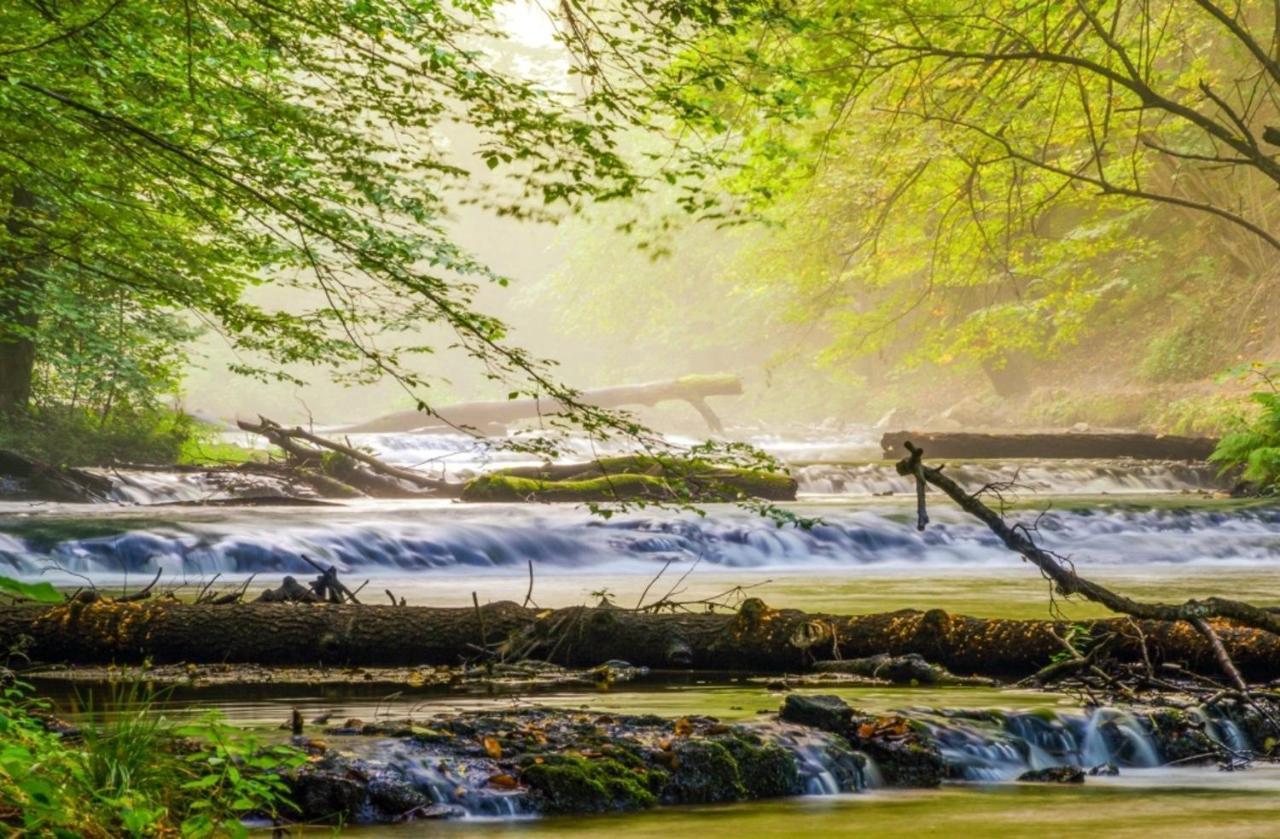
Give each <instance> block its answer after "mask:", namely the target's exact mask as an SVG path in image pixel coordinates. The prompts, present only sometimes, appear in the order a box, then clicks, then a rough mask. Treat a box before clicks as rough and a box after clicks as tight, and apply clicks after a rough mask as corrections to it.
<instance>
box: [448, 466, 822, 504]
mask: <svg viewBox="0 0 1280 839" xmlns="http://www.w3.org/2000/svg"><path fill="white" fill-rule="evenodd" d="M797 487H798V484H797V482H796V480H795V478H792V477H791V476H790V475H786V474H783V473H781V472H767V471H764V470H760V469H745V468H741V467H730V466H721V465H718V464H714V463H710V462H707V461H705V460H700V459H697V458H683V457H672V456H661V455H623V456H619V457H602V458H599V459H598V460H593V461H590V462H587V463H548V464H542V465H540V466H517V467H512V468H509V469H502V470H499V471H497V472H493V473H490V474H488V475H482V476H480V477H478V478H474V479H472V480H471V481H468V482H467V484H466V485H465V486H464V487H463V489H462V494H461V498H462V500H463V501H568V502H582V501H614V500H620V499H635V498H644V499H650V500H655V501H663V500H667V501H673V500H679V499H680V498H682V497H688V498H691V499H693V500H695V501H697V502H700V503H706V502H713V501H736V500H740V499H743V498H763V499H766V500H769V501H794V500H795V499H796V489H797Z"/></svg>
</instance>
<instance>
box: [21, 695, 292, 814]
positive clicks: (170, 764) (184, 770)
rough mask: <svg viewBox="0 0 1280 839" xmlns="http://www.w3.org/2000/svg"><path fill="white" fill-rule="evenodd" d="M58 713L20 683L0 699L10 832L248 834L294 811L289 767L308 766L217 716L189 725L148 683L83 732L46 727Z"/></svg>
mask: <svg viewBox="0 0 1280 839" xmlns="http://www.w3.org/2000/svg"><path fill="white" fill-rule="evenodd" d="M90 704H91V705H92V702H90ZM48 712H49V708H48V706H47V703H43V702H41V701H39V700H36V699H34V698H32V696H31V695H30V693H29V692H28V688H27V686H25V685H23V684H21V683H15V684H13V685H10V686H9V687H7V688H6V689H5V690H4V692H3V694H0V831H4V830H5V829H7V830H8V831H10V832H12V834H13V835H21V836H33V837H57V839H63V837H73V836H74V837H85V839H99V837H121V836H129V837H134V836H137V837H142V836H179V835H180V836H191V837H206V836H246V835H247V829H246V828H245V826H244V824H243V823H242V821H241V820H242V818H244V817H246V816H249V815H258V816H264V817H267V818H272V819H274V818H276V817H278V816H279V815H281V813H282V812H284V811H285V810H287V809H289V808H290V806H291V805H290V803H289V801H288V800H287V797H286V794H285V793H286V786H285V782H284V780H283V779H282V778H281V776H280V773H281V772H283V771H287V770H288V769H291V768H294V767H296V766H299V765H301V763H303V762H304V761H305V757H304V756H303V755H302V754H301V753H300V752H298V751H297V750H295V749H292V748H289V747H285V746H273V747H263V746H262V745H260V744H259V743H258V742H257V741H256V740H255V739H254V738H253V737H252V736H250V735H248V734H247V733H245V732H242V731H240V730H239V729H236V728H234V727H232V726H230V725H228V724H226V723H225V722H223V721H222V720H221V719H220V718H218V717H216V716H206V717H204V718H202V719H201V720H200V721H199V722H197V723H195V724H187V725H179V724H177V723H176V722H174V721H173V720H170V719H169V718H167V717H165V716H164V715H163V714H162V713H160V711H159V710H158V707H157V704H156V695H155V694H154V693H153V692H151V691H150V690H148V689H146V688H144V687H143V686H142V685H141V683H132V684H130V685H128V686H126V687H125V688H123V689H122V690H121V691H119V692H117V693H116V694H114V695H113V697H112V700H111V702H110V703H109V704H108V705H107V706H106V707H105V708H101V709H98V710H97V711H93V712H91V713H89V714H88V715H87V718H86V720H85V722H84V723H83V725H82V726H81V728H80V729H79V731H78V732H59V731H58V730H56V728H53V727H52V726H50V725H48V720H49V719H51V718H50V717H49V715H48ZM51 729H52V730H51Z"/></svg>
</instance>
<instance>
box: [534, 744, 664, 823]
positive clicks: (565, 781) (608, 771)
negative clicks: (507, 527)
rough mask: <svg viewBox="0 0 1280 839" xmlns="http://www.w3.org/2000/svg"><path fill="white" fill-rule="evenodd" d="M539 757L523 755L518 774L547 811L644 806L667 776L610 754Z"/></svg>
mask: <svg viewBox="0 0 1280 839" xmlns="http://www.w3.org/2000/svg"><path fill="white" fill-rule="evenodd" d="M541 761H542V762H541V763H539V762H537V761H536V759H535V758H532V757H530V758H526V759H525V760H524V761H523V763H522V768H521V773H520V778H521V780H522V781H523V782H524V783H525V784H526V785H527V786H528V787H529V789H530V790H532V791H533V793H534V794H535V795H536V797H537V799H538V802H539V804H540V806H541V809H542V810H543V811H544V812H547V813H604V812H610V811H619V810H643V809H647V808H649V807H653V806H654V805H656V804H657V803H658V798H657V796H656V795H655V794H654V790H656V789H661V788H662V787H663V785H664V784H665V783H666V780H667V775H666V773H665V772H662V771H661V770H657V769H654V770H636V769H628V768H627V767H625V766H623V765H622V764H621V763H619V762H618V761H617V760H614V759H612V758H607V759H604V760H587V759H586V758H583V757H578V756H576V755H545V756H543V757H542V758H541Z"/></svg>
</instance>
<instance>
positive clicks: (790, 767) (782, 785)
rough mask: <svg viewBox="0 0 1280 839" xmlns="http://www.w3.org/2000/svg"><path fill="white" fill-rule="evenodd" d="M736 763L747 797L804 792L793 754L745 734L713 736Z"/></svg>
mask: <svg viewBox="0 0 1280 839" xmlns="http://www.w3.org/2000/svg"><path fill="white" fill-rule="evenodd" d="M715 742H718V743H720V744H721V745H723V746H724V747H725V749H726V750H727V751H728V752H729V754H730V755H732V756H733V759H734V761H735V762H736V763H737V764H738V778H739V780H740V781H741V783H742V787H743V789H744V790H745V791H746V796H747V798H781V797H783V796H786V795H799V794H801V793H802V792H804V784H803V782H802V781H801V780H800V769H799V767H798V766H796V759H795V757H794V756H793V755H792V754H791V753H790V752H788V751H787V750H786V749H784V748H782V747H781V746H779V745H778V744H776V743H765V742H763V741H761V740H760V738H758V737H755V736H754V735H749V734H734V735H732V736H729V737H723V738H717V739H716V741H715Z"/></svg>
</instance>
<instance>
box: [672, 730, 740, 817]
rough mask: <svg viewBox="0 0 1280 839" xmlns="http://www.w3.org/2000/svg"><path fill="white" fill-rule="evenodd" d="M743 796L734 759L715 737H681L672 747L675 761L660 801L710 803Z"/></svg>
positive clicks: (732, 799) (733, 799) (734, 799)
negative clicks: (707, 738) (688, 738)
mask: <svg viewBox="0 0 1280 839" xmlns="http://www.w3.org/2000/svg"><path fill="white" fill-rule="evenodd" d="M746 797H747V790H746V787H744V786H743V784H742V775H741V773H740V772H739V770H738V762H737V761H736V760H734V759H733V755H732V754H731V753H730V752H729V750H728V749H727V748H725V746H724V744H723V743H720V742H717V741H715V740H685V741H683V742H681V743H680V744H679V745H677V746H676V747H675V765H674V771H672V773H671V777H670V779H669V780H668V781H667V785H666V787H664V788H663V790H662V798H663V800H664V801H670V802H673V803H678V804H710V803H713V802H716V801H741V800H742V799H744V798H746Z"/></svg>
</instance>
